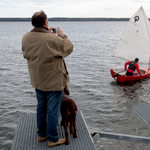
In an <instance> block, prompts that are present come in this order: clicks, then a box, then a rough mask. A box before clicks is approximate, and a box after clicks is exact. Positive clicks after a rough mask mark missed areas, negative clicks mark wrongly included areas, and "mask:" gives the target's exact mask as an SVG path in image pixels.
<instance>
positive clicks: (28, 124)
mask: <svg viewBox="0 0 150 150" xmlns="http://www.w3.org/2000/svg"><path fill="white" fill-rule="evenodd" d="M132 113H133V114H134V115H135V116H136V117H137V118H138V119H139V120H140V121H141V122H142V123H143V124H144V125H146V126H147V127H148V129H150V104H139V105H134V106H132ZM58 122H59V123H58V135H59V138H65V132H64V127H63V126H61V125H60V122H61V116H60V117H59V120H58ZM76 130H77V138H73V137H72V136H71V135H70V134H69V145H65V144H63V145H59V146H55V147H52V148H49V147H47V141H44V142H38V136H37V124H36V114H35V113H32V114H21V115H20V117H19V121H18V125H17V128H16V133H15V136H14V140H13V144H12V147H11V150H49V149H51V150H96V147H95V145H94V143H96V142H97V141H98V140H100V139H101V138H107V139H115V140H121V141H129V142H138V143H147V144H150V137H143V136H135V135H126V134H120V133H119V134H118V133H111V132H102V131H101V132H94V133H92V134H90V133H89V131H88V127H87V125H86V122H85V120H84V117H83V115H82V112H81V111H78V113H77V118H76ZM68 133H69V131H68Z"/></svg>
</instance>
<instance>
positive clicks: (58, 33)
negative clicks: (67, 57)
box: [57, 27, 64, 35]
mask: <svg viewBox="0 0 150 150" xmlns="http://www.w3.org/2000/svg"><path fill="white" fill-rule="evenodd" d="M57 28H58V32H57V35H60V34H64V32H63V30H61V29H60V27H57Z"/></svg>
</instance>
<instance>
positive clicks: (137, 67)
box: [135, 63, 142, 76]
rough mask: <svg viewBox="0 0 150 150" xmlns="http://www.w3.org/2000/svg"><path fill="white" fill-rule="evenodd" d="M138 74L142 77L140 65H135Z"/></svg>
mask: <svg viewBox="0 0 150 150" xmlns="http://www.w3.org/2000/svg"><path fill="white" fill-rule="evenodd" d="M135 67H136V70H137V72H138V73H139V74H140V76H142V74H141V71H140V68H139V65H138V63H136V64H135Z"/></svg>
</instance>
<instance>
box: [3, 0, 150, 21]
mask: <svg viewBox="0 0 150 150" xmlns="http://www.w3.org/2000/svg"><path fill="white" fill-rule="evenodd" d="M141 6H142V7H143V8H144V10H145V13H146V14H147V17H148V18H150V0H0V18H4V17H21V18H24V17H29V18H30V17H31V16H32V15H33V14H34V13H35V12H37V11H40V10H43V11H44V12H45V13H46V14H47V16H48V18H52V17H68V18H71V17H72V18H75V17H77V18H91V17H92V18H131V17H132V16H133V15H134V13H135V12H136V11H137V10H138V9H139V8H140V7H141Z"/></svg>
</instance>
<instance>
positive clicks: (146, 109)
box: [132, 104, 150, 129]
mask: <svg viewBox="0 0 150 150" xmlns="http://www.w3.org/2000/svg"><path fill="white" fill-rule="evenodd" d="M132 113H133V114H134V115H135V116H136V117H137V118H138V119H139V120H140V121H141V122H142V123H143V124H144V125H145V126H147V128H148V129H150V104H139V105H134V106H133V107H132Z"/></svg>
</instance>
